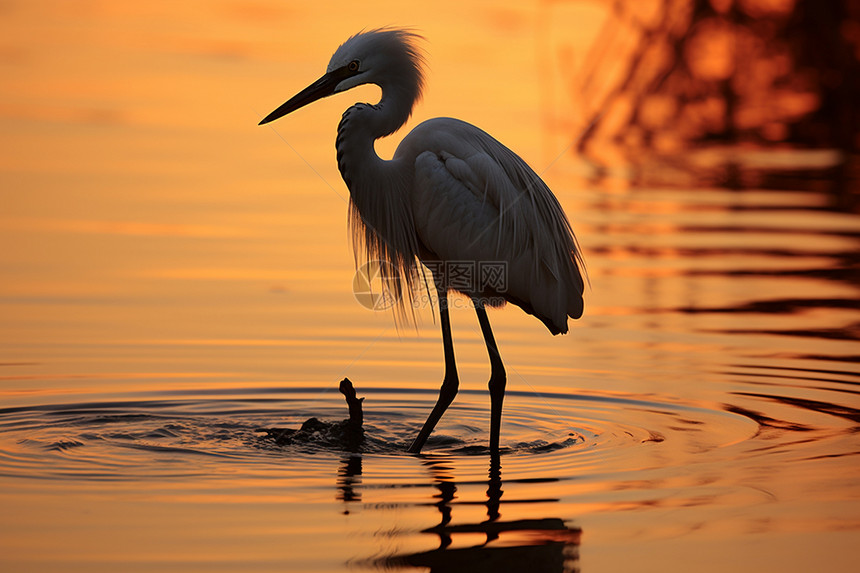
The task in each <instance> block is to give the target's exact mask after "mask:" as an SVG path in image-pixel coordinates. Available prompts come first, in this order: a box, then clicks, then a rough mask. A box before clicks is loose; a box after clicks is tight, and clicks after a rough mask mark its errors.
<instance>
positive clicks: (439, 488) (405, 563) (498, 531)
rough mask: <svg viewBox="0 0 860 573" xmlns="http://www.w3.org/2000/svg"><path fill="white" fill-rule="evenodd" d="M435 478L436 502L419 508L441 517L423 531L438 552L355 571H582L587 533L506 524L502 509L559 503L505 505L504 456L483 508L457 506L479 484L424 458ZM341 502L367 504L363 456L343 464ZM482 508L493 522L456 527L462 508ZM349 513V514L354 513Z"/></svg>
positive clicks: (391, 558)
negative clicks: (462, 493) (465, 489)
mask: <svg viewBox="0 0 860 573" xmlns="http://www.w3.org/2000/svg"><path fill="white" fill-rule="evenodd" d="M424 464H425V465H426V466H427V469H428V471H429V472H430V474H431V476H432V478H433V488H434V489H435V490H436V491H435V493H434V494H433V496H432V501H429V502H425V503H418V504H417V505H431V506H435V507H436V508H437V509H438V511H439V515H440V519H439V523H438V524H436V525H434V526H432V527H429V528H427V529H423V530H421V532H420V533H421V534H423V535H434V536H438V538H439V546H438V547H437V548H436V549H431V550H429V551H423V552H419V553H402V554H399V553H398V554H392V555H388V556H385V557H381V558H375V559H370V560H362V561H360V562H351V565H353V566H355V565H358V566H360V567H366V568H372V569H385V570H391V569H412V568H429V570H430V571H431V572H442V571H444V572H449V573H457V572H459V571H468V572H469V573H480V572H493V573H500V572H501V573H504V572H508V571H511V572H513V571H516V572H521V571H534V572H539V573H543V572H546V573H550V572H552V573H575V572H578V571H579V543H580V537H581V535H582V530H581V529H580V528H578V527H568V526H567V525H566V524H565V522H564V520H563V519H561V518H558V517H543V518H532V519H517V520H511V521H505V520H503V519H502V515H503V511H502V506H503V505H505V504H510V503H517V504H528V503H550V502H554V501H558V500H557V499H553V498H526V499H517V500H516V501H503V500H502V496H503V494H504V490H503V489H502V472H501V463H500V460H499V457H498V456H492V457H491V459H490V468H489V477H488V480H487V481H486V482H480V483H486V485H487V490H486V493H487V499H486V500H484V501H481V502H478V501H474V502H473V501H466V500H457V491H458V485H459V486H472V485H479V483H478V482H459V483H458V482H456V481H455V479H454V476H453V469H452V468H451V467H450V466H449V465H448V463H446V461H445V460H444V459H441V458H434V457H431V456H427V457H425V458H424ZM523 481H524V483H529V484H534V485H540V483H542V482H552V481H556V480H554V479H548V480H539V479H538V480H534V479H530V480H523ZM337 484H338V494H337V498H338V499H339V500H343V501H344V502H350V501H352V502H354V501H360V500H361V492H360V486H361V456H360V455H359V454H351V455H350V456H349V457H346V458H344V459H343V460H342V465H341V468H340V470H339V472H338V480H337ZM477 503H481V504H483V505H486V507H487V518H486V519H485V520H484V521H481V522H478V523H458V524H452V519H453V517H454V512H455V509H456V506H464V505H474V504H477ZM344 513H349V511H348V509H347V510H345V511H344ZM476 534H478V535H482V536H483V537H484V539H483V541H481V542H480V543H477V544H474V545H471V546H465V547H464V546H463V542H462V541H460V542H459V543H457V545H458V546H457V547H452V545H454V541H455V539H457V537H458V536H461V539H466V538H473V537H474V535H476Z"/></svg>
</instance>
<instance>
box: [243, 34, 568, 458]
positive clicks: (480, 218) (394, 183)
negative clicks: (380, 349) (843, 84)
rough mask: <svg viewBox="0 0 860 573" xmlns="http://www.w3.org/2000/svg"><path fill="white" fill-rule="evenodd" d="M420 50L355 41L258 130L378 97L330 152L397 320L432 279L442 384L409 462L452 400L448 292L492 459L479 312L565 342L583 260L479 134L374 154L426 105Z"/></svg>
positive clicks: (554, 217) (531, 176) (427, 137)
mask: <svg viewBox="0 0 860 573" xmlns="http://www.w3.org/2000/svg"><path fill="white" fill-rule="evenodd" d="M419 39H420V37H419V36H416V35H415V34H414V33H412V32H410V31H407V30H401V29H393V28H384V29H378V30H370V31H366V32H361V33H359V34H356V35H355V36H352V37H351V38H349V39H348V40H347V41H346V42H344V43H343V44H342V45H341V46H340V47H339V48H338V49H337V51H335V53H334V55H333V56H332V58H331V61H330V62H329V65H328V69H327V71H326V73H325V75H323V76H322V77H321V78H320V79H319V80H317V81H316V82H314V83H313V84H311V85H310V86H308V87H307V88H305V89H304V90H302V91H301V92H299V93H298V94H296V95H295V96H294V97H293V98H291V99H290V100H288V101H287V102H286V103H284V104H283V105H281V106H280V107H278V108H277V109H276V110H275V111H273V112H272V113H270V114H269V115H268V116H266V117H265V118H264V119H263V120H262V121H261V122H260V125H262V124H265V123H268V122H270V121H273V120H275V119H278V118H279V117H282V116H284V115H286V114H288V113H291V112H293V111H295V110H297V109H299V108H301V107H303V106H305V105H307V104H309V103H311V102H313V101H316V100H318V99H320V98H323V97H326V96H329V95H332V94H336V93H340V92H343V91H346V90H348V89H350V88H354V87H356V86H359V85H362V84H368V83H372V84H376V85H378V86H379V87H380V88H381V89H382V98H381V100H380V101H379V103H377V104H375V105H371V104H367V103H357V104H355V105H353V106H352V107H350V108H349V109H347V110H346V112H344V114H343V118H342V119H341V121H340V124H339V125H338V128H337V140H336V144H335V147H336V149H337V162H338V168H339V169H340V172H341V175H342V176H343V180H344V181H345V182H346V185H347V187H348V188H349V192H350V198H351V201H350V221H351V225H352V229H353V236H354V237H353V238H354V248H355V249H356V253H357V254H358V253H359V251H360V249H361V246H360V245H362V246H363V251H364V252H363V254H364V255H365V256H366V257H367V260H381V261H385V262H387V263H389V264H390V267H389V268H391V269H394V271H393V273H389V276H388V277H387V278H388V280H389V282H390V286H391V288H392V289H393V294H394V296H397V297H399V300H400V303H401V305H402V306H401V307H400V310H401V311H403V310H405V308H406V302H405V299H406V298H409V299H410V301H411V300H412V299H411V297H412V296H413V294H414V293H415V289H416V288H417V287H418V286H419V281H420V279H421V277H423V276H424V274H423V272H422V267H421V263H423V264H424V265H425V266H426V267H427V268H428V269H430V271H431V273H432V275H433V283H434V286H435V288H436V290H437V293H438V301H439V317H440V319H439V322H440V326H441V329H442V343H443V348H444V356H445V374H444V379H443V382H442V387H441V390H440V391H439V398H438V400H437V402H436V405H435V406H434V408H433V410H432V411H431V413H430V415H429V416H428V418H427V421H426V422H425V423H424V426H423V427H422V428H421V430H420V432H419V433H418V435H417V437H416V438H415V440H414V441H413V442H412V445H411V446H410V447H409V451H410V452H415V453H417V452H420V451H421V448H422V447H423V446H424V444H425V442H426V441H427V438H428V436H429V435H430V433H431V432H432V431H433V428H434V427H435V426H436V424H437V422H438V421H439V419H440V418H441V417H442V414H443V413H444V412H445V410H446V409H447V408H448V406H449V405H450V404H451V402H452V401H453V400H454V397H455V395H456V394H457V390H458V387H459V377H458V375H457V366H456V363H455V360H454V345H453V342H452V340H451V323H450V320H449V316H448V306H449V305H448V297H449V292H450V291H457V292H461V293H462V294H464V295H466V296H467V297H469V298H470V299H471V300H472V302H473V304H474V308H475V312H476V313H477V315H478V322H479V324H480V326H481V332H482V333H483V336H484V341H485V343H486V345H487V352H488V353H489V358H490V366H491V374H490V381H489V390H490V451H491V452H498V450H499V432H500V428H501V417H502V401H503V399H504V394H505V385H506V374H505V368H504V365H503V364H502V359H501V356H500V355H499V350H498V347H497V345H496V341H495V339H494V337H493V331H492V329H491V328H490V322H489V320H488V318H487V312H486V310H485V307H486V306H500V305H502V304H504V302H505V301H508V302H511V303H513V304H515V305H517V306H519V307H520V308H522V309H523V310H524V311H526V312H527V313H529V314H532V315H534V316H535V317H537V318H538V319H540V320H541V321H542V322H543V323H544V324H545V325H546V327H547V328H548V329H549V330H550V332H552V333H553V334H559V333H566V332H567V319H568V317H571V318H574V319H576V318H579V317H580V316H581V315H582V307H583V302H582V292H583V279H582V274H583V272H584V267H583V260H582V256H581V254H580V250H579V248H578V246H577V242H576V239H575V238H574V235H573V231H572V230H571V227H570V223H569V222H568V220H567V217H566V216H565V214H564V211H563V210H562V208H561V206H560V205H559V203H558V201H557V200H556V198H555V196H554V195H553V194H552V192H551V191H550V190H549V188H548V187H547V186H546V184H545V183H544V182H543V181H542V180H541V178H540V177H539V176H538V175H537V174H536V173H535V172H534V171H533V170H532V169H531V168H530V167H529V166H528V165H527V164H526V163H525V161H523V160H522V159H521V158H520V157H519V156H517V155H516V154H515V153H513V152H512V151H510V150H509V149H508V148H507V147H505V146H504V145H502V144H501V143H499V142H498V141H497V140H495V139H494V138H493V137H491V136H490V135H488V134H487V133H485V132H483V131H481V130H480V129H478V128H477V127H475V126H473V125H470V124H468V123H465V122H463V121H459V120H457V119H451V118H435V119H431V120H428V121H425V122H423V123H421V124H420V125H418V126H417V127H416V128H415V129H413V130H412V131H411V132H410V133H409V134H408V135H407V136H406V137H405V138H404V139H403V141H401V142H400V145H399V146H398V147H397V150H396V151H395V153H394V156H393V158H392V159H391V160H384V159H381V158H380V157H379V156H378V155H377V154H376V152H375V150H374V146H373V144H374V141H375V140H376V139H378V138H381V137H385V136H387V135H390V134H392V133H394V132H395V131H397V130H398V129H399V128H400V127H401V126H402V125H403V124H404V123H406V121H407V119H409V116H410V114H411V113H412V107H413V105H414V104H415V102H416V101H417V100H418V99H419V98H420V97H421V90H422V88H423V84H424V71H423V64H424V61H423V56H422V53H421V51H420V50H419V48H418V46H417V41H418V40H419ZM499 87H501V85H500V86H497V87H496V89H498V88H499ZM470 272H471V276H467V275H469V273H470ZM424 284H425V286H426V281H424ZM404 295H405V296H404Z"/></svg>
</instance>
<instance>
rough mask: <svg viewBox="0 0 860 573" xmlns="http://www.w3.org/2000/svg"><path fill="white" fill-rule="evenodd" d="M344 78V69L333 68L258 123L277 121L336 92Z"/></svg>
mask: <svg viewBox="0 0 860 573" xmlns="http://www.w3.org/2000/svg"><path fill="white" fill-rule="evenodd" d="M343 79H344V74H343V73H342V70H340V69H338V70H333V71H331V72H329V73H327V74H326V75H324V76H323V77H321V78H320V79H318V80H317V81H315V82H314V83H312V84H311V85H309V86H308V87H306V88H305V89H303V90H302V91H300V92H299V93H297V94H296V95H294V96H293V97H291V98H290V99H289V100H287V101H286V102H284V103H283V104H281V105H280V106H279V107H278V109H276V110H275V111H273V112H272V113H270V114H269V115H267V116H266V117H264V118H263V121H261V122H260V123H258V124H257V125H263V124H264V123H269V122H270V121H275V120H276V119H278V118H279V117H283V116H285V115H287V114H288V113H291V112H294V111H296V110H297V109H299V108H301V107H304V106H306V105H308V104H309V103H313V102H315V101H317V100H318V99H322V98H324V97H328V96H330V95H331V94H333V93H334V90H335V88H336V87H337V84H339V83H340V82H341V81H343Z"/></svg>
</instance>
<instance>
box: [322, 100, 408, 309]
mask: <svg viewBox="0 0 860 573" xmlns="http://www.w3.org/2000/svg"><path fill="white" fill-rule="evenodd" d="M389 106H391V107H389ZM398 111H399V112H400V113H398ZM408 117H409V110H408V109H406V112H405V113H404V112H403V108H401V109H400V110H398V108H397V100H396V99H395V101H394V102H393V103H392V100H388V99H387V98H386V97H385V93H384V92H383V98H382V101H380V103H379V104H377V105H370V104H364V103H358V104H355V105H354V106H352V107H350V108H349V109H347V110H346V111H345V112H344V114H343V117H342V118H341V121H340V124H339V125H338V128H337V140H336V143H335V147H336V149H337V166H338V169H339V170H340V173H341V176H342V177H343V180H344V182H346V186H347V187H348V188H349V194H350V199H351V201H350V207H351V209H350V223H351V227H352V232H353V248H354V249H355V250H356V255H358V254H359V251H360V247H359V245H362V244H363V247H364V252H363V255H364V256H365V257H366V259H367V260H368V261H372V260H379V259H381V260H385V261H387V262H389V263H390V264H392V265H393V266H394V268H395V269H397V271H398V274H399V275H400V276H403V277H404V280H405V281H406V283H407V284H409V283H411V276H412V275H413V273H414V268H415V267H414V265H415V257H416V256H417V254H418V244H417V238H416V233H415V226H414V223H413V221H412V203H411V200H412V198H411V195H410V193H409V190H410V189H411V187H412V170H411V169H410V166H409V165H408V164H407V163H406V162H404V161H402V160H399V159H392V160H390V161H386V160H383V159H381V158H380V157H379V156H378V155H377V154H376V150H375V149H374V147H373V142H374V141H375V140H376V139H378V138H380V137H383V136H384V135H387V134H389V133H392V132H393V131H395V130H396V129H397V128H399V127H400V126H401V125H403V123H404V122H405V121H406V119H407V118H408ZM401 288H402V287H401V285H400V284H399V281H398V286H397V287H396V288H395V290H396V291H398V292H397V294H398V295H402V294H403V292H402V291H401ZM403 290H404V291H405V290H408V289H403Z"/></svg>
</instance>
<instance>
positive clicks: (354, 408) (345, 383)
mask: <svg viewBox="0 0 860 573" xmlns="http://www.w3.org/2000/svg"><path fill="white" fill-rule="evenodd" d="M340 393H341V394H343V396H344V398H346V404H347V406H349V423H350V424H352V425H354V426H357V427H359V428H360V427H361V426H362V425H363V424H364V413H363V412H362V411H361V403H362V402H363V401H364V398H356V397H355V388H354V387H353V386H352V382H351V381H350V379H349V378H344V379H343V380H341V381H340Z"/></svg>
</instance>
